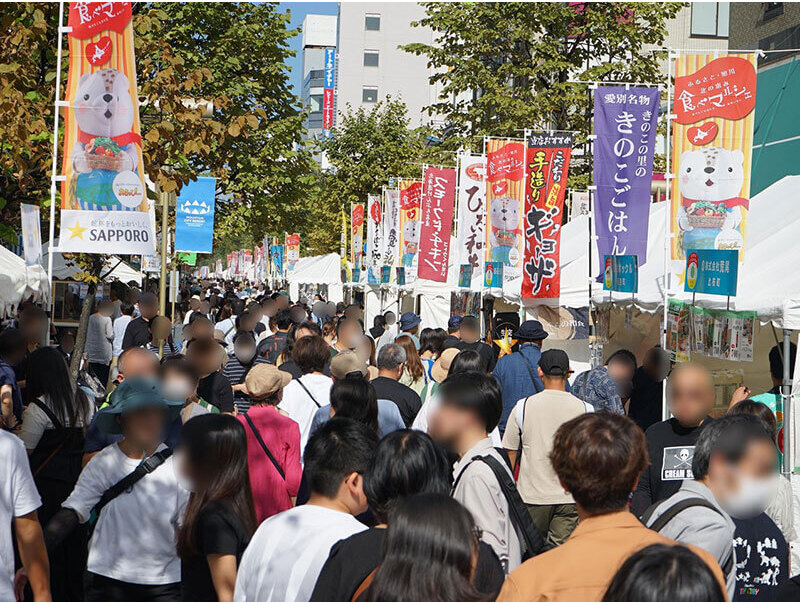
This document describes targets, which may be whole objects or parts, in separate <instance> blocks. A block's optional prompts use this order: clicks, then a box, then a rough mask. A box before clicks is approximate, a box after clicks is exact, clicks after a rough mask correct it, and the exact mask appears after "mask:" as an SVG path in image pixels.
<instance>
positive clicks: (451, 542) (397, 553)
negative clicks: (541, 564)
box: [356, 493, 488, 601]
mask: <svg viewBox="0 0 800 603" xmlns="http://www.w3.org/2000/svg"><path fill="white" fill-rule="evenodd" d="M479 540H480V537H479V535H478V532H477V529H476V528H475V524H474V522H473V521H472V515H470V513H469V511H467V510H466V509H465V508H464V507H463V506H462V505H461V504H460V503H458V502H457V501H455V500H454V499H452V498H450V497H449V496H446V495H444V494H434V493H429V494H417V495H414V496H409V497H408V498H406V499H402V500H400V501H399V502H398V503H397V505H396V507H395V509H394V511H393V512H392V515H391V519H390V520H389V527H388V528H387V529H386V543H385V545H384V549H383V558H382V559H381V562H380V565H379V566H378V568H377V569H376V570H375V573H374V574H373V575H372V580H368V582H369V585H368V586H367V587H366V588H365V589H364V590H363V591H362V592H361V593H359V592H358V591H357V593H356V598H357V599H358V600H361V601H485V600H488V598H487V597H486V596H485V595H483V594H481V593H480V592H479V591H478V590H477V589H476V588H475V587H474V586H473V584H472V576H473V574H474V573H475V567H476V565H477V562H478V543H479ZM363 586H364V585H362V587H363Z"/></svg>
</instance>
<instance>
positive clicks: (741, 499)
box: [720, 475, 777, 519]
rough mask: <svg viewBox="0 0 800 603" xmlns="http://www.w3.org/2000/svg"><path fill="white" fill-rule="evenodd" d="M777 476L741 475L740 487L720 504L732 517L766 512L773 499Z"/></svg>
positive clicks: (748, 516) (750, 515)
mask: <svg viewBox="0 0 800 603" xmlns="http://www.w3.org/2000/svg"><path fill="white" fill-rule="evenodd" d="M775 478H776V476H770V477H766V478H758V479H757V478H753V477H750V476H748V475H742V476H739V489H738V490H737V491H736V492H734V493H733V494H730V495H728V497H727V498H726V499H725V500H724V501H720V506H721V507H722V508H723V509H724V510H725V512H726V513H727V514H728V515H730V516H731V517H735V518H736V519H751V518H753V517H755V516H757V515H760V514H761V513H763V512H764V509H766V508H767V505H769V503H770V501H771V500H772V498H773V496H774V493H775V488H776V486H777V484H776V481H775Z"/></svg>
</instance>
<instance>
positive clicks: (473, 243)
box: [456, 154, 486, 290]
mask: <svg viewBox="0 0 800 603" xmlns="http://www.w3.org/2000/svg"><path fill="white" fill-rule="evenodd" d="M458 160H459V179H458V222H457V224H458V233H457V234H458V242H457V244H456V248H457V249H458V253H459V258H458V263H459V264H469V265H470V266H472V281H471V285H470V288H472V289H477V290H480V288H481V282H482V278H481V271H482V269H483V261H484V257H483V247H484V245H485V244H486V239H485V236H484V226H485V222H486V157H484V156H483V155H467V154H464V155H459V157H458Z"/></svg>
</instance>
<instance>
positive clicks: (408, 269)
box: [398, 180, 422, 283]
mask: <svg viewBox="0 0 800 603" xmlns="http://www.w3.org/2000/svg"><path fill="white" fill-rule="evenodd" d="M421 197H422V182H421V181H419V180H401V181H400V251H399V263H398V265H399V266H402V267H403V268H405V275H406V282H407V283H410V282H412V281H413V280H414V279H415V278H416V276H417V261H418V260H419V234H420V222H419V213H420V203H421V201H422V199H421Z"/></svg>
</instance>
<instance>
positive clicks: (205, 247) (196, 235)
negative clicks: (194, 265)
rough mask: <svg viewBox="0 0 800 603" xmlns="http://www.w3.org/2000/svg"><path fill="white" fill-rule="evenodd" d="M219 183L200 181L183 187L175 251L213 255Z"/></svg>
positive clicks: (178, 213)
mask: <svg viewBox="0 0 800 603" xmlns="http://www.w3.org/2000/svg"><path fill="white" fill-rule="evenodd" d="M216 188H217V179H216V178H209V177H200V178H198V179H197V180H195V181H193V182H190V183H189V184H186V185H184V187H183V188H182V189H181V192H180V194H179V195H178V201H177V203H178V205H177V209H176V212H177V213H176V215H175V251H189V252H196V253H211V251H212V249H213V243H214V194H215V191H216Z"/></svg>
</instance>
